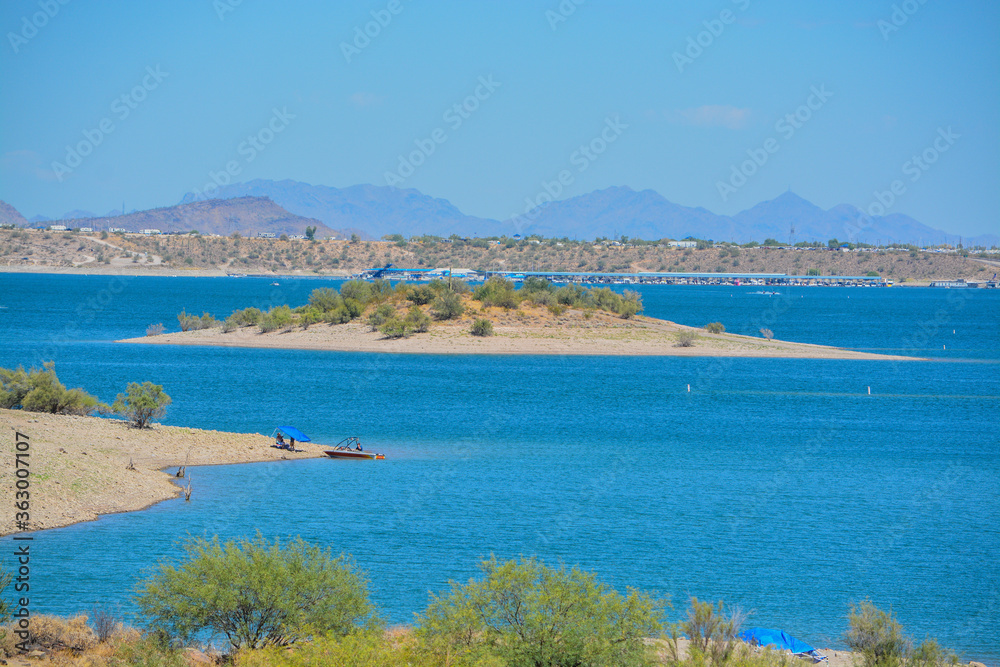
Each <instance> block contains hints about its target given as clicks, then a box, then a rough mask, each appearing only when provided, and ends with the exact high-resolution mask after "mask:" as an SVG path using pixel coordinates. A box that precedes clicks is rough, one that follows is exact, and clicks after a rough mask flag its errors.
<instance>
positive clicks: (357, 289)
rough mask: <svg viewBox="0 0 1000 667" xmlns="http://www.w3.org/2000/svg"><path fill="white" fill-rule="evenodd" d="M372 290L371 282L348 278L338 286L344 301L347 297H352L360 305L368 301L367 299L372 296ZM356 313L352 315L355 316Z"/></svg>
mask: <svg viewBox="0 0 1000 667" xmlns="http://www.w3.org/2000/svg"><path fill="white" fill-rule="evenodd" d="M373 291H374V290H373V288H372V283H369V282H366V281H364V280H348V281H347V282H345V283H344V284H343V285H341V286H340V296H341V297H342V298H343V299H344V301H345V302H346V301H347V300H348V299H353V300H354V301H356V302H358V303H359V304H360V305H362V306H363V305H364V304H366V303H368V301H369V299H371V298H372V293H373ZM360 314H361V313H358V315H360ZM358 315H355V316H354V317H357V316H358Z"/></svg>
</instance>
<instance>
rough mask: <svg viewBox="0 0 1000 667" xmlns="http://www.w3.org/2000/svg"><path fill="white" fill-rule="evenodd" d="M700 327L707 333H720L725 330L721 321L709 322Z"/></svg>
mask: <svg viewBox="0 0 1000 667" xmlns="http://www.w3.org/2000/svg"><path fill="white" fill-rule="evenodd" d="M702 328H703V329H705V331H707V332H708V333H714V334H720V333H725V332H726V327H725V325H724V324H722V322H709V323H708V324H706V325H705V326H704V327H702Z"/></svg>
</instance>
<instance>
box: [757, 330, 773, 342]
mask: <svg viewBox="0 0 1000 667" xmlns="http://www.w3.org/2000/svg"><path fill="white" fill-rule="evenodd" d="M760 335H761V336H763V337H764V338H766V339H768V340H771V339H772V338H774V332H773V331H771V330H770V329H761V330H760Z"/></svg>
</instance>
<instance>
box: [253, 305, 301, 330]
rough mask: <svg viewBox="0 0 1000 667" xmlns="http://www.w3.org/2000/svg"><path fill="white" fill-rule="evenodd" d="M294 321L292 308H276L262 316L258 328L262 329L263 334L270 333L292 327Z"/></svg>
mask: <svg viewBox="0 0 1000 667" xmlns="http://www.w3.org/2000/svg"><path fill="white" fill-rule="evenodd" d="M292 319H293V318H292V309H291V308H289V307H288V306H275V307H274V308H272V309H271V310H269V311H267V313H266V314H264V315H263V316H261V318H260V321H259V322H258V323H257V326H258V327H260V332H261V333H270V332H272V331H277V330H278V329H283V328H285V327H288V326H291V324H292Z"/></svg>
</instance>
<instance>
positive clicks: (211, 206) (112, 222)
mask: <svg viewBox="0 0 1000 667" xmlns="http://www.w3.org/2000/svg"><path fill="white" fill-rule="evenodd" d="M3 206H6V205H5V204H3V203H2V202H0V214H2V212H3V210H4V209H3ZM10 210H11V211H13V210H14V209H13V208H12V207H11V208H10ZM15 213H16V211H15ZM22 219H23V218H22ZM64 221H66V222H69V223H70V224H69V226H72V227H91V228H93V229H102V230H104V229H114V228H118V229H127V230H129V231H140V230H143V229H158V230H160V231H162V232H189V231H194V230H197V231H199V232H201V233H203V234H220V235H222V236H228V235H230V234H232V233H233V232H239V233H240V234H243V235H244V236H252V235H254V234H256V233H257V232H273V233H275V234H305V232H306V227H315V228H316V235H317V237H319V238H328V237H329V238H347V236H349V235H350V233H351V232H350V231H348V232H347V236H345V233H344V232H343V231H341V230H336V229H331V228H330V227H328V226H326V225H325V224H323V223H322V222H321V221H319V220H314V219H312V218H306V217H303V216H300V215H294V214H292V213H289V212H288V211H286V210H285V209H283V208H281V207H280V206H278V205H277V204H275V203H274V202H273V201H271V200H270V199H268V198H267V197H235V198H232V199H209V200H206V201H198V202H191V203H189V204H180V205H178V206H168V207H165V208H154V209H150V210H148V211H134V212H132V213H126V214H125V215H120V214H119V215H113V216H104V217H84V218H71V219H64Z"/></svg>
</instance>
